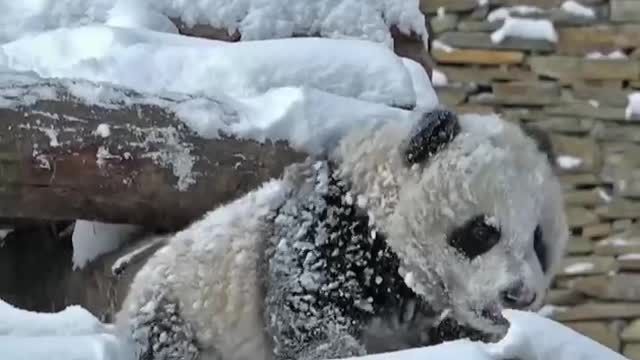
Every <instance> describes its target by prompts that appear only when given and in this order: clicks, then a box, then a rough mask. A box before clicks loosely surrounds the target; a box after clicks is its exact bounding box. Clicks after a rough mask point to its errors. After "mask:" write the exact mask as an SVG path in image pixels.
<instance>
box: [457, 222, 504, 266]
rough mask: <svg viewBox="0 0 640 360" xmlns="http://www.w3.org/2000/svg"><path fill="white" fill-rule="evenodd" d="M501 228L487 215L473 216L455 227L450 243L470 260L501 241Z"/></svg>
mask: <svg viewBox="0 0 640 360" xmlns="http://www.w3.org/2000/svg"><path fill="white" fill-rule="evenodd" d="M500 236H501V234H500V230H499V229H498V228H497V227H496V226H495V225H493V224H491V223H490V222H489V221H488V219H487V217H486V216H485V215H480V216H476V217H473V218H471V219H470V220H468V221H467V222H466V223H464V224H463V225H462V226H461V227H459V228H457V229H455V230H454V231H453V232H452V233H451V235H450V236H449V238H448V240H447V241H448V243H449V245H450V246H451V247H453V248H454V249H456V250H457V251H458V252H460V253H461V254H462V255H464V256H465V257H466V258H468V259H469V260H473V259H474V258H476V257H478V256H480V255H482V254H484V253H486V252H487V251H489V250H491V248H493V247H494V246H495V245H496V244H497V243H498V242H499V241H500Z"/></svg>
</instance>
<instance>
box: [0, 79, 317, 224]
mask: <svg viewBox="0 0 640 360" xmlns="http://www.w3.org/2000/svg"><path fill="white" fill-rule="evenodd" d="M83 86H94V87H95V88H96V89H99V90H100V91H103V90H104V89H105V88H107V90H109V87H108V86H106V85H104V84H102V85H95V84H94V85H92V84H90V83H84V84H83ZM28 87H30V88H25V87H24V86H23V87H22V88H20V89H19V90H20V91H18V92H19V93H20V94H21V95H20V96H21V99H19V100H20V101H18V102H16V101H13V102H12V101H11V100H15V98H12V97H11V96H12V95H15V94H16V92H17V90H16V87H15V86H4V87H3V86H0V106H5V107H4V108H0V218H2V217H5V218H34V219H51V220H61V219H78V218H81V219H87V220H98V221H103V222H111V223H130V224H140V225H149V226H153V227H156V228H158V227H160V228H161V229H177V228H180V227H182V226H184V225H186V224H188V223H189V222H191V221H192V220H194V219H195V218H197V217H199V216H201V215H202V214H203V213H205V212H206V211H208V210H210V209H212V208H213V207H215V206H216V205H219V204H222V203H225V202H228V201H230V200H232V199H234V198H236V197H238V196H239V195H241V194H244V193H246V192H248V191H250V190H252V189H255V188H256V187H258V186H259V185H260V184H261V183H263V182H265V181H267V180H269V179H271V178H274V177H278V176H280V175H281V174H282V172H283V169H284V168H285V167H286V166H287V165H289V164H291V163H294V162H297V161H300V160H302V159H303V158H304V156H305V154H302V153H299V152H296V151H293V150H292V149H291V148H289V147H288V146H287V144H286V143H284V142H277V143H258V142H255V141H250V140H240V139H236V138H232V137H229V136H224V135H221V136H220V138H217V139H212V140H207V139H203V138H201V137H199V136H198V135H197V134H195V133H194V132H193V131H192V130H190V129H189V128H188V127H187V126H186V125H185V124H184V123H183V122H182V121H180V120H179V119H177V118H176V116H175V114H173V113H172V112H170V111H168V110H166V108H165V107H160V106H157V105H153V102H150V101H148V102H145V101H142V100H140V99H141V98H142V97H141V95H140V94H137V93H131V92H129V93H128V96H130V99H133V100H135V99H138V100H140V101H137V103H136V101H129V102H128V103H130V104H131V105H128V106H107V105H96V104H90V103H87V102H86V101H82V100H79V99H78V98H75V97H74V96H73V95H72V94H71V93H70V91H69V89H70V88H69V87H68V86H65V85H64V82H62V81H61V82H60V83H56V82H55V81H54V82H52V81H44V80H40V81H38V82H35V83H30V84H29V85H28ZM42 88H47V89H49V90H50V91H35V90H37V89H42ZM34 89H35V90H34ZM31 90H34V91H31ZM51 91H54V92H55V93H56V94H57V95H56V96H46V94H47V93H50V92H51ZM27 94H28V95H29V96H34V94H36V95H37V94H45V95H43V96H40V97H38V96H36V98H35V99H33V98H28V97H27ZM3 99H4V100H6V101H5V102H4V103H3V101H2V100H3ZM7 99H8V100H7ZM163 101H171V100H167V99H163ZM7 104H9V105H7ZM107 129H108V131H107ZM105 135H108V136H105Z"/></svg>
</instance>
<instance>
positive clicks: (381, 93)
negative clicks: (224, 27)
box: [0, 25, 416, 107]
mask: <svg viewBox="0 0 640 360" xmlns="http://www.w3.org/2000/svg"><path fill="white" fill-rule="evenodd" d="M192 40H193V39H191V38H187V37H183V36H179V35H173V34H164V33H152V32H149V31H144V30H136V29H121V28H114V27H109V26H101V25H91V26H84V27H79V28H72V29H57V30H53V31H49V32H45V33H41V34H38V35H35V36H25V37H23V38H21V39H19V40H16V41H15V42H11V43H8V44H5V45H3V46H2V47H0V49H1V50H2V51H4V53H5V55H6V60H5V61H6V63H7V64H6V65H7V66H8V67H9V68H11V69H13V70H17V71H35V72H36V73H38V74H39V75H40V76H43V77H55V78H81V79H86V80H89V81H94V82H110V83H114V84H117V85H122V86H126V87H129V88H132V89H135V90H138V91H143V92H151V93H162V92H166V91H170V92H178V93H187V94H201V95H205V96H221V95H220V94H222V93H224V94H225V95H227V96H230V97H248V96H256V95H260V94H263V93H264V92H266V91H267V90H269V89H272V88H277V87H284V86H306V87H312V88H316V89H318V90H323V91H327V92H330V93H333V94H336V95H342V96H348V97H354V98H357V99H361V100H365V101H371V102H377V103H383V104H387V105H395V106H400V107H413V106H414V105H415V101H416V100H415V93H414V91H413V88H412V85H411V84H412V83H411V77H410V76H409V74H408V72H407V70H406V69H405V67H404V66H403V63H402V61H401V60H400V59H399V58H398V57H397V56H396V55H395V54H394V53H393V51H392V50H390V49H388V48H386V47H384V46H382V45H379V44H376V43H372V42H367V41H361V40H335V39H323V38H293V39H277V40H264V41H250V42H239V43H223V42H217V41H206V40H202V39H198V40H199V41H196V42H194V41H192Z"/></svg>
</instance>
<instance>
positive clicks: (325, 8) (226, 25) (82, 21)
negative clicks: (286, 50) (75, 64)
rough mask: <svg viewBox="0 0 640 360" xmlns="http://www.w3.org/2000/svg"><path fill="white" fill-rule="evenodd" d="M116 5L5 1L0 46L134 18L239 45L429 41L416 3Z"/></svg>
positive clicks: (272, 0)
mask: <svg viewBox="0 0 640 360" xmlns="http://www.w3.org/2000/svg"><path fill="white" fill-rule="evenodd" d="M117 1H123V0H38V1H5V2H4V3H5V4H3V9H2V12H0V43H3V42H8V41H11V40H15V39H17V38H19V37H22V36H23V35H24V34H33V33H37V32H42V31H46V30H51V29H55V28H60V27H75V26H81V25H87V24H92V23H104V22H105V21H107V19H109V18H110V17H111V18H110V20H111V21H116V23H119V24H123V23H124V24H127V25H131V21H130V19H131V17H133V18H135V19H136V21H137V22H138V23H143V24H147V26H151V27H152V28H154V29H165V28H169V26H168V24H167V23H166V20H163V19H161V18H160V16H161V15H162V16H163V17H167V16H168V17H172V18H179V19H180V20H181V21H182V22H184V23H185V24H186V25H188V26H193V25H195V24H205V25H211V26H213V27H215V28H219V29H227V30H228V31H229V32H230V33H232V32H234V31H235V30H238V31H239V32H240V33H241V34H242V38H243V40H261V39H273V38H282V37H290V36H292V35H294V34H319V35H321V36H322V37H333V38H345V37H353V38H359V39H366V40H371V41H375V42H380V43H385V44H387V46H389V47H390V46H391V44H392V38H391V34H390V32H389V28H390V27H391V26H393V25H395V26H397V27H398V29H399V30H400V31H402V32H405V33H409V32H414V33H416V34H418V35H420V36H422V38H423V40H424V41H426V39H427V30H426V27H425V23H424V17H423V15H422V13H421V12H420V9H419V2H418V0H368V1H353V0H297V1H289V0H269V1H265V0H199V1H193V0H124V1H126V2H128V3H130V4H131V5H132V7H130V8H129V9H130V10H131V11H132V12H131V13H130V14H127V13H126V12H125V13H120V15H121V16H118V17H119V20H117V19H114V18H113V17H112V16H113V14H112V13H111V14H110V10H112V9H113V8H114V5H117ZM119 5H122V4H119ZM160 14H161V15H160ZM118 17H116V18H118ZM127 18H128V19H129V20H127ZM136 26H139V24H138V25H136ZM158 26H159V27H158Z"/></svg>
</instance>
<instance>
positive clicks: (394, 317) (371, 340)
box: [117, 115, 568, 360]
mask: <svg viewBox="0 0 640 360" xmlns="http://www.w3.org/2000/svg"><path fill="white" fill-rule="evenodd" d="M426 118H428V119H427V121H426V122H425V119H424V118H423V119H422V120H421V121H419V122H418V123H399V122H390V123H386V124H383V125H377V126H374V125H372V126H370V127H365V128H361V129H358V130H357V131H354V132H353V133H351V134H348V135H347V136H346V137H345V138H344V139H343V140H342V141H341V144H340V146H338V147H337V148H336V149H335V150H334V151H332V153H331V154H330V155H329V156H328V159H309V160H308V161H306V162H305V163H302V164H296V165H293V166H291V167H289V168H288V169H287V172H286V174H285V176H284V177H283V178H282V179H280V180H273V181H270V182H268V183H266V184H265V185H263V186H262V187H261V188H259V189H257V190H255V191H253V192H251V193H249V194H247V195H245V196H244V197H242V198H240V199H238V200H236V201H234V202H231V203H229V204H227V205H224V206H221V207H219V208H218V209H216V210H214V211H211V212H209V213H208V214H206V215H205V216H204V218H203V219H201V220H199V221H197V222H195V223H194V224H193V225H191V226H190V227H188V228H187V229H185V230H183V231H181V232H178V233H177V234H175V235H174V236H173V238H171V239H170V240H169V241H168V244H167V245H166V246H164V247H163V248H161V249H160V250H158V251H157V253H156V254H154V256H152V257H151V258H150V259H149V260H148V262H147V263H146V264H145V265H144V267H143V268H142V269H141V270H140V271H139V273H138V274H137V275H136V277H135V279H134V281H133V283H132V285H131V289H130V292H129V294H128V295H127V298H126V300H125V302H124V304H123V307H122V310H121V311H120V313H119V314H118V315H117V325H118V326H119V328H120V329H121V330H122V331H125V332H126V334H127V335H130V336H132V338H133V340H134V341H135V343H136V344H137V347H138V348H139V349H140V356H139V358H140V359H149V360H151V359H154V360H164V359H196V358H197V359H203V360H208V359H223V360H256V359H296V360H305V359H308V360H320V359H332V358H334V359H335V358H342V357H348V356H354V355H363V354H368V353H376V352H381V351H390V350H399V349H403V348H408V347H414V346H420V345H427V344H431V343H435V342H438V341H442V340H443V339H446V338H450V337H452V334H453V337H460V336H469V337H472V338H477V339H491V336H489V337H485V336H484V335H485V334H489V335H494V338H495V337H496V336H498V337H499V336H500V335H502V334H504V333H505V331H506V327H507V323H506V321H504V318H502V317H501V316H500V309H502V308H503V307H519V308H525V309H536V308H538V307H539V306H540V305H541V303H542V301H543V297H544V293H545V291H546V289H547V288H548V286H549V283H550V281H551V278H552V276H553V274H554V272H555V270H556V267H557V265H558V263H559V260H560V258H561V256H562V254H563V251H564V247H565V244H566V240H567V237H568V234H567V226H566V223H565V218H564V213H563V206H562V202H561V199H562V196H561V190H560V186H559V183H558V181H557V179H556V177H555V176H554V175H553V172H552V169H551V167H550V165H549V164H548V161H547V159H546V158H545V155H544V154H542V153H540V152H539V151H538V150H537V149H536V145H535V143H534V142H533V141H532V140H531V139H529V138H527V137H526V136H525V135H524V134H523V133H522V131H521V130H520V129H519V128H518V127H517V126H515V125H512V124H509V123H506V122H503V121H502V120H500V119H498V118H497V117H495V116H477V115H466V116H462V117H461V118H460V119H459V120H458V119H456V118H455V117H447V116H445V117H444V118H442V117H438V116H436V119H435V120H434V119H432V118H431V119H429V116H426ZM434 121H436V123H437V122H443V123H444V124H454V125H455V126H453V127H446V126H445V127H443V126H439V125H438V124H437V125H438V126H436V127H435V128H434V127H433V126H431V125H433V123H434ZM447 121H451V122H455V123H447ZM425 124H426V125H425ZM440 125H441V124H440ZM430 126H431V127H430ZM425 129H427V130H425ZM429 129H430V130H429ZM434 129H435V130H434ZM425 142H426V143H425ZM436 142H439V143H438V144H436ZM416 145H417V147H416ZM436 145H437V146H436ZM408 149H413V150H415V152H413V153H411V151H409V150H408ZM427 150H428V151H427ZM409 153H411V154H410V155H409Z"/></svg>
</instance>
